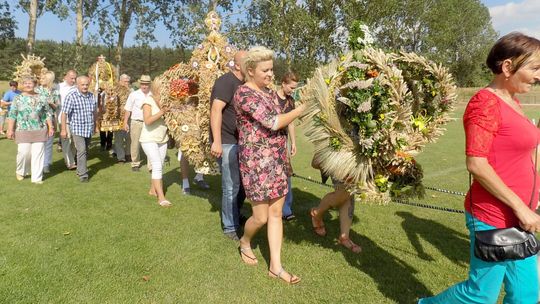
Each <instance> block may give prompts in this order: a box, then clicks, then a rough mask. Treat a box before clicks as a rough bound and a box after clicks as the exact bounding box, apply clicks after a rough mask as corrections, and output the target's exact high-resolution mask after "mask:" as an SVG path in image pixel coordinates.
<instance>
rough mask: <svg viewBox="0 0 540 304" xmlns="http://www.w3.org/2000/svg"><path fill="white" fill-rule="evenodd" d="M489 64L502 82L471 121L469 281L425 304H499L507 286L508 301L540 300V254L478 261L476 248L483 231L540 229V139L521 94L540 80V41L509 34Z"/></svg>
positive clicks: (486, 91)
mask: <svg viewBox="0 0 540 304" xmlns="http://www.w3.org/2000/svg"><path fill="white" fill-rule="evenodd" d="M486 63H487V66H488V67H489V68H490V70H491V71H492V72H493V73H494V74H495V75H494V78H493V80H492V82H491V83H490V84H489V85H488V86H487V87H486V88H483V89H482V90H480V91H479V92H478V93H476V95H474V96H473V97H472V98H471V100H470V101H469V103H468V105H467V108H466V110H465V114H464V115H463V124H464V127H465V137H466V149H465V153H466V155H467V157H466V163H467V170H468V171H469V172H470V173H471V174H472V176H473V178H474V182H473V183H472V186H471V188H470V190H469V192H468V193H467V197H466V198H465V204H464V205H465V209H466V223H467V228H468V229H469V231H470V240H471V248H470V271H469V278H468V280H467V281H464V282H461V283H459V284H457V285H454V286H452V287H450V288H449V289H447V290H446V291H444V292H443V293H441V294H439V295H437V296H435V297H431V298H425V299H421V300H420V301H419V303H422V304H426V303H496V302H497V299H498V297H499V292H500V289H501V285H502V284H503V283H504V285H505V292H506V295H505V297H504V303H537V301H538V276H537V258H536V256H532V257H529V258H526V259H524V260H509V261H503V262H485V261H483V260H480V259H478V258H476V257H475V255H474V252H473V244H474V231H475V229H476V230H477V231H480V230H489V229H495V228H509V227H517V226H520V227H521V228H523V229H525V230H528V231H530V232H539V231H540V216H539V215H538V214H536V213H535V212H534V210H535V209H536V207H537V204H538V190H539V189H540V187H539V182H540V179H538V178H536V179H535V175H536V174H537V170H536V168H534V156H533V154H534V152H535V148H536V147H537V146H538V144H539V139H540V133H539V130H538V128H537V127H536V126H535V125H534V124H533V123H531V121H529V119H528V118H527V117H526V116H525V113H524V112H523V109H522V108H521V105H520V104H519V101H518V100H517V98H516V96H515V95H516V94H521V93H527V92H529V91H530V89H531V87H532V85H533V84H534V83H535V82H537V81H540V41H539V40H537V39H535V38H532V37H528V36H525V35H523V34H521V33H511V34H508V35H506V36H504V37H502V38H500V39H499V40H498V41H497V43H496V44H495V45H494V46H493V48H492V49H491V51H490V53H489V55H488V58H487V61H486ZM535 180H536V183H535ZM471 201H472V203H471ZM471 205H472V206H471ZM529 205H530V206H529ZM473 221H474V226H473Z"/></svg>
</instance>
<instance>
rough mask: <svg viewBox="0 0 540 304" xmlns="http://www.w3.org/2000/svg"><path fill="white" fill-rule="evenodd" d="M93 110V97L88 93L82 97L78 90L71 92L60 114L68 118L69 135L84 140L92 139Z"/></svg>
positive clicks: (94, 106) (94, 107) (94, 103)
mask: <svg viewBox="0 0 540 304" xmlns="http://www.w3.org/2000/svg"><path fill="white" fill-rule="evenodd" d="M95 110H96V102H95V101H94V95H93V94H92V93H90V92H88V93H87V94H86V95H84V94H82V93H81V92H80V91H79V90H73V91H71V92H70V93H69V94H68V95H67V96H66V99H65V100H64V103H63V105H62V112H63V113H66V115H67V117H68V121H69V129H70V130H71V133H72V134H74V135H78V136H82V137H86V138H90V137H92V134H93V133H94V111H95Z"/></svg>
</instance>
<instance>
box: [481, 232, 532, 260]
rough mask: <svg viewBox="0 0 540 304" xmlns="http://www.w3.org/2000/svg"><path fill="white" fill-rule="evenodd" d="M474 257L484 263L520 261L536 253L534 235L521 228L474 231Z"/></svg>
mask: <svg viewBox="0 0 540 304" xmlns="http://www.w3.org/2000/svg"><path fill="white" fill-rule="evenodd" d="M474 235H475V241H474V255H475V256H476V257H477V258H479V259H481V260H483V261H486V262H500V261H505V260H522V259H525V258H528V257H530V256H533V255H535V254H537V253H538V251H539V250H540V247H539V245H538V240H537V239H536V237H535V235H534V234H532V233H530V232H528V231H524V230H523V229H521V228H516V227H513V228H504V229H491V230H484V231H475V233H474Z"/></svg>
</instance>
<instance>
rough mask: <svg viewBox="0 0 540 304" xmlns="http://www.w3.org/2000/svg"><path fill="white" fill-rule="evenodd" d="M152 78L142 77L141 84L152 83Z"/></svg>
mask: <svg viewBox="0 0 540 304" xmlns="http://www.w3.org/2000/svg"><path fill="white" fill-rule="evenodd" d="M151 82H152V78H150V76H148V75H141V78H140V79H139V83H151Z"/></svg>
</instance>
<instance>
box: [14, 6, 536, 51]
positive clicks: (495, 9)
mask: <svg viewBox="0 0 540 304" xmlns="http://www.w3.org/2000/svg"><path fill="white" fill-rule="evenodd" d="M481 2H482V3H484V5H486V6H487V7H488V8H489V10H490V14H491V17H492V22H493V26H494V28H495V30H496V31H497V32H499V34H500V35H504V34H506V33H508V32H511V31H515V30H518V31H522V32H524V33H526V34H528V35H531V36H534V37H537V38H540V17H539V16H540V0H513V1H508V0H481ZM13 14H14V17H15V18H16V19H17V21H18V27H19V28H18V30H17V31H16V32H15V35H16V36H17V37H23V38H25V37H26V35H27V33H28V15H26V14H25V13H23V12H22V11H20V10H17V11H14V12H13ZM89 32H91V33H92V32H93V33H96V32H97V31H96V28H95V26H94V27H91V28H90V29H89ZM155 35H156V38H157V43H155V44H154V45H157V46H171V43H170V42H169V33H168V32H167V31H166V30H165V28H164V27H163V26H159V27H158V28H157V29H156V31H155ZM134 36H135V32H134V30H130V31H128V33H127V35H126V45H133V44H135V42H134V39H133V38H134ZM74 38H75V18H74V16H72V17H70V18H69V19H68V20H65V21H60V20H59V19H58V18H57V17H56V16H54V15H53V14H51V13H45V14H44V15H43V16H42V17H40V18H39V19H38V26H37V29H36V39H50V40H56V41H62V40H64V41H73V40H74ZM87 38H88V35H87V34H86V33H85V39H87Z"/></svg>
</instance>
